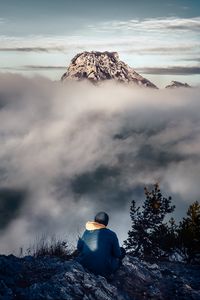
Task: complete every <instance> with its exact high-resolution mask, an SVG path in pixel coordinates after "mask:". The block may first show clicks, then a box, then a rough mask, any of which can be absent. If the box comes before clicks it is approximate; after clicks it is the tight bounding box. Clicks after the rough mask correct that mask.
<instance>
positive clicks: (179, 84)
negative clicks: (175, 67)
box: [165, 80, 191, 89]
mask: <svg viewBox="0 0 200 300" xmlns="http://www.w3.org/2000/svg"><path fill="white" fill-rule="evenodd" d="M182 87H185V88H191V86H190V85H189V84H187V83H182V82H179V81H175V80H172V81H171V83H170V84H169V85H167V86H166V87H165V88H166V89H176V88H182Z"/></svg>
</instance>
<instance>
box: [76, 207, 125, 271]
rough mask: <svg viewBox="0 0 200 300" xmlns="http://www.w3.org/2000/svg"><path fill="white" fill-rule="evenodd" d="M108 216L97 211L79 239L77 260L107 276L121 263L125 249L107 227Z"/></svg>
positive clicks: (91, 269)
mask: <svg viewBox="0 0 200 300" xmlns="http://www.w3.org/2000/svg"><path fill="white" fill-rule="evenodd" d="M108 221H109V216H108V215H107V214H106V213H105V212H99V213H98V214H97V215H96V216H95V219H94V221H93V222H87V223H86V230H85V232H84V233H83V236H82V238H80V239H79V241H78V244H77V249H78V252H79V256H78V258H77V261H78V262H80V263H81V264H82V265H83V267H85V268H86V269H88V270H89V271H91V272H93V273H94V274H96V275H102V276H105V277H106V276H109V275H111V274H112V273H113V272H115V271H116V270H117V269H118V268H119V267H120V265H121V264H122V259H123V258H124V256H125V250H124V249H123V248H120V246H119V242H118V238H117V235H116V234H115V233H114V232H113V231H111V230H110V229H108V228H107V227H106V226H107V225H108Z"/></svg>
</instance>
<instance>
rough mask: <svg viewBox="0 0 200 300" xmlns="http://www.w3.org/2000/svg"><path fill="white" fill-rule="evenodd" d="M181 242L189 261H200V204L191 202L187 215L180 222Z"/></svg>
mask: <svg viewBox="0 0 200 300" xmlns="http://www.w3.org/2000/svg"><path fill="white" fill-rule="evenodd" d="M178 233H179V243H180V248H181V250H182V252H183V254H184V255H185V257H186V260H187V261H188V262H192V261H197V260H198V261H199V262H200V204H199V203H198V201H196V202H194V203H193V204H191V205H190V206H189V208H188V211H187V217H186V218H183V221H181V222H180V226H179V229H178Z"/></svg>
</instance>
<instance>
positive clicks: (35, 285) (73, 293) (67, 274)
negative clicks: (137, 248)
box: [0, 255, 200, 300]
mask: <svg viewBox="0 0 200 300" xmlns="http://www.w3.org/2000/svg"><path fill="white" fill-rule="evenodd" d="M0 299H1V300H11V299H15V300H40V299H43V300H46V299H48V300H56V299H59V300H62V299H66V300H78V299H80V300H113V299H116V300H131V299H132V300H142V299H174V300H175V299H181V300H189V299H196V300H198V299H200V267H199V266H187V265H184V264H181V263H170V262H168V263H167V262H162V263H161V262H160V263H159V265H158V264H150V263H146V262H142V261H140V260H138V259H137V258H134V257H131V256H127V257H126V258H125V259H124V261H123V266H122V267H121V268H120V269H119V270H118V272H117V273H116V274H115V275H114V276H113V277H112V278H109V279H108V280H107V279H105V278H104V277H101V276H95V275H93V274H92V273H89V272H88V271H87V270H85V269H84V268H83V267H82V266H81V265H80V264H78V263H77V262H75V261H74V260H69V261H64V260H62V259H60V258H56V257H43V258H34V257H32V256H26V257H23V258H17V257H15V256H13V255H10V256H3V255H2V256H0Z"/></svg>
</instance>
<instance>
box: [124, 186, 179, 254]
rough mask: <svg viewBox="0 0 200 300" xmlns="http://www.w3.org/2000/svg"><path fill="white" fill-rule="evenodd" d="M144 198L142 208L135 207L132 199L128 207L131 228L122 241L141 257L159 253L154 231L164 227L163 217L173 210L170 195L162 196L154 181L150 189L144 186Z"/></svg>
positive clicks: (128, 248)
mask: <svg viewBox="0 0 200 300" xmlns="http://www.w3.org/2000/svg"><path fill="white" fill-rule="evenodd" d="M144 193H145V200H144V204H143V206H142V208H140V207H136V203H135V201H134V200H133V201H132V204H131V207H130V217H131V223H132V225H131V230H130V231H129V232H128V238H127V240H126V241H125V242H124V245H125V248H126V250H127V251H128V252H129V253H131V254H133V255H135V256H139V257H142V258H148V257H151V256H154V257H155V256H159V255H160V245H159V240H157V239H156V238H155V236H156V232H160V231H161V230H162V229H163V228H164V223H163V221H164V218H165V216H166V215H167V214H168V213H171V212H173V211H174V209H175V206H172V205H171V197H168V198H166V197H163V196H162V194H161V191H160V188H159V185H158V184H157V183H156V184H155V185H154V188H153V189H152V191H149V190H148V189H147V188H146V187H145V188H144Z"/></svg>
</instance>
